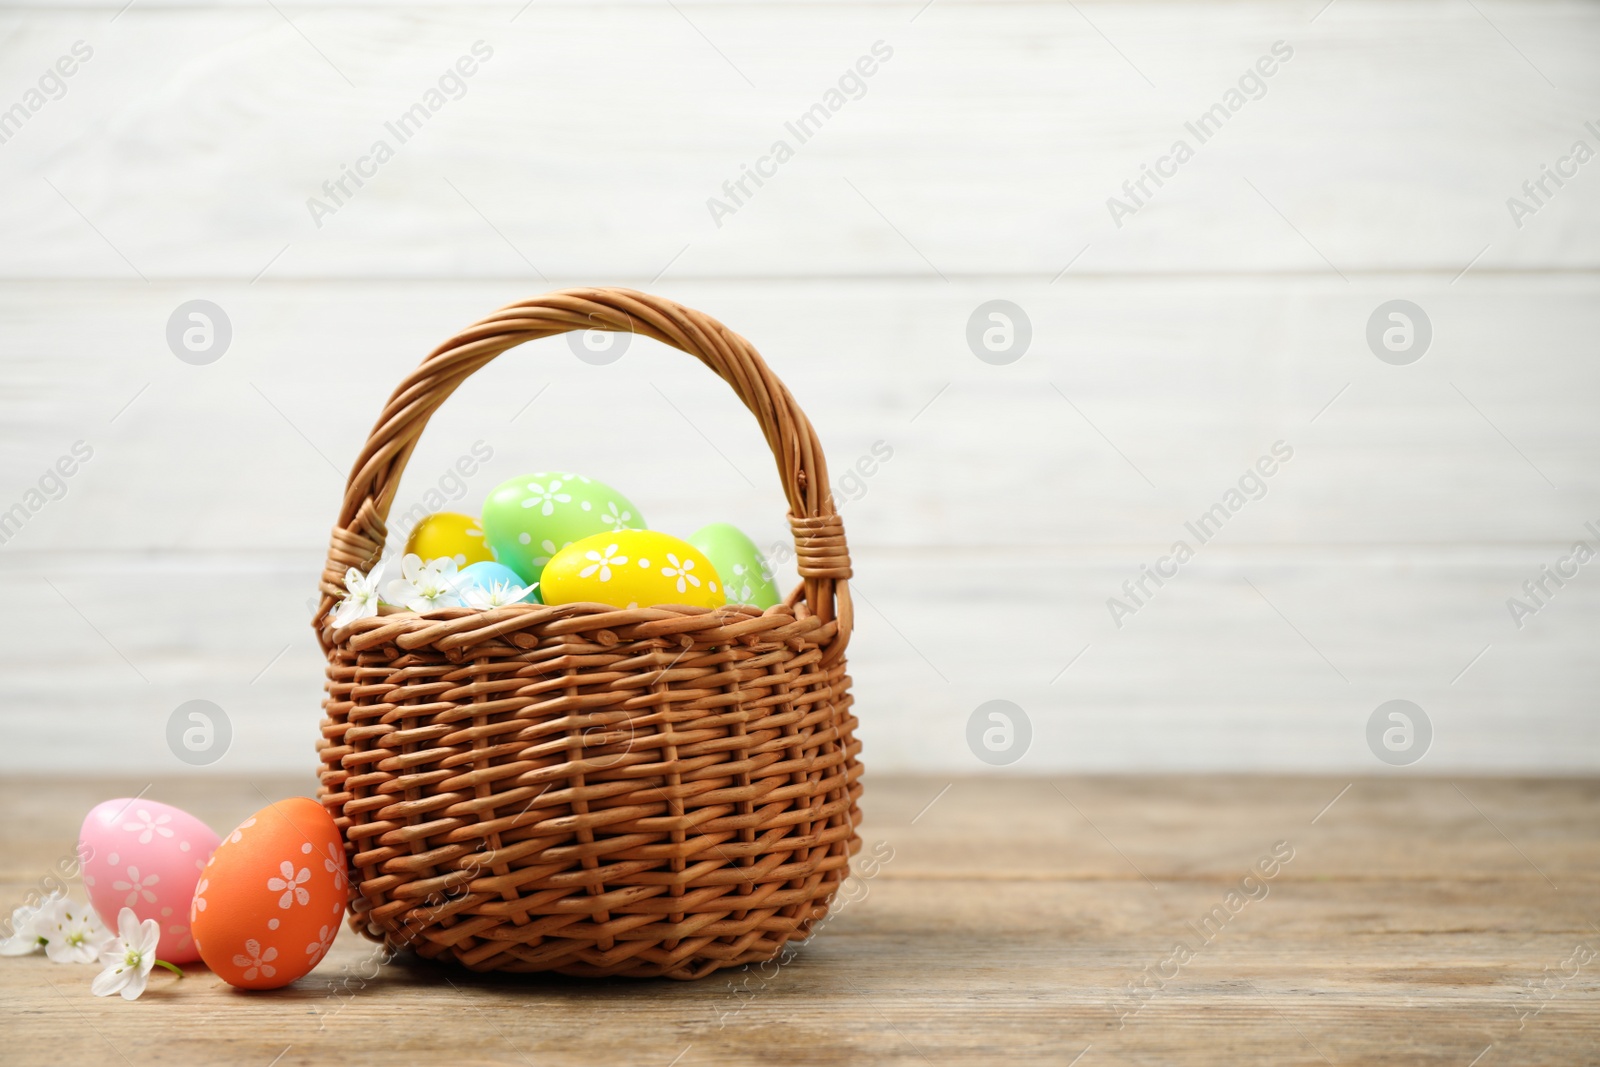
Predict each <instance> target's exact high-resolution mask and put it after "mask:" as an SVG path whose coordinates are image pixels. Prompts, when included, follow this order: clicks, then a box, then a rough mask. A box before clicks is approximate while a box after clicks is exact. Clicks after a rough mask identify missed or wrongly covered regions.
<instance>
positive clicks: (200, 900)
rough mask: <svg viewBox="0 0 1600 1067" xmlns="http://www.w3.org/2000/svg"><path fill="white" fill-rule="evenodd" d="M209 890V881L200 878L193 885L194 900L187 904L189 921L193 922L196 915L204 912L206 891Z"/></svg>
mask: <svg viewBox="0 0 1600 1067" xmlns="http://www.w3.org/2000/svg"><path fill="white" fill-rule="evenodd" d="M210 888H211V880H210V879H208V878H202V879H200V881H198V882H196V883H195V887H194V899H193V900H192V901H190V902H189V921H190V922H191V923H192V922H194V918H195V916H196V915H199V914H200V913H201V912H202V911H205V910H206V890H207V889H210Z"/></svg>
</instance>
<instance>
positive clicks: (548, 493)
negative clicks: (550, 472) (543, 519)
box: [522, 478, 572, 515]
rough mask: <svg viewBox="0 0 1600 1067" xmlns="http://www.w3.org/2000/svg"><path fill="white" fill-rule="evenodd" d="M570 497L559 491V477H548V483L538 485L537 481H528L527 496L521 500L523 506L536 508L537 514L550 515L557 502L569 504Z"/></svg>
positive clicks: (570, 501)
mask: <svg viewBox="0 0 1600 1067" xmlns="http://www.w3.org/2000/svg"><path fill="white" fill-rule="evenodd" d="M570 503H572V497H571V496H570V495H569V494H567V493H563V492H561V479H560V478H551V479H549V485H548V486H544V485H540V484H539V483H538V482H529V483H528V496H527V497H526V498H525V499H524V500H523V501H522V506H523V507H525V508H538V509H539V514H541V515H550V514H552V513H554V511H555V510H556V505H557V504H570Z"/></svg>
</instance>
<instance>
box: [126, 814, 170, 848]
mask: <svg viewBox="0 0 1600 1067" xmlns="http://www.w3.org/2000/svg"><path fill="white" fill-rule="evenodd" d="M136 814H137V815H138V817H139V818H140V819H141V820H143V821H141V822H125V823H123V824H122V828H123V829H124V830H127V831H129V832H130V833H131V832H133V831H135V830H142V831H144V832H143V833H141V834H140V835H139V844H141V845H148V844H149V843H150V839H151V837H153V836H154V835H156V834H160V835H161V836H162V837H171V836H172V830H171V828H170V827H168V826H166V825H164V824H166V823H169V822H171V821H172V816H170V815H157V816H156V817H155V818H153V819H152V818H151V817H150V813H149V812H148V811H146V810H144V809H143V808H140V809H139V810H138V812H137V813H136Z"/></svg>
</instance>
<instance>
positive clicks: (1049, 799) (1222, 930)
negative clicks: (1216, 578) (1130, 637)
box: [0, 774, 1600, 1067]
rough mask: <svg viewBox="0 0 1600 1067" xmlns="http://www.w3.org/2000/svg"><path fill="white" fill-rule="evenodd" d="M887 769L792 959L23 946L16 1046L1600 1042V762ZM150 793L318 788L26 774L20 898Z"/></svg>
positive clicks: (1211, 1056) (1256, 1054) (1249, 1047)
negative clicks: (627, 974)
mask: <svg viewBox="0 0 1600 1067" xmlns="http://www.w3.org/2000/svg"><path fill="white" fill-rule="evenodd" d="M867 782H868V787H867V792H866V799H865V805H864V806H865V808H866V812H867V820H866V824H865V827H864V836H865V837H866V839H867V842H868V847H867V849H866V850H865V851H864V852H863V857H862V858H863V859H864V858H867V857H869V856H871V855H873V849H874V848H876V849H877V853H876V854H877V855H878V856H879V857H888V858H887V859H886V860H882V861H881V862H880V863H879V864H878V867H877V872H876V874H874V875H871V876H868V872H867V871H865V870H862V871H860V872H858V879H859V880H858V882H857V883H855V886H854V888H853V889H852V893H851V898H852V899H851V903H849V904H846V905H844V906H843V907H842V908H841V909H840V910H839V911H838V913H837V916H836V917H835V918H834V919H832V920H831V921H830V922H829V924H828V925H827V926H826V927H825V928H824V929H823V931H822V932H821V933H820V934H819V935H818V936H817V937H816V938H815V939H814V940H813V941H812V942H811V943H810V944H808V945H807V946H806V947H805V948H803V949H802V950H801V952H800V953H799V955H798V956H797V957H796V958H795V959H794V960H793V961H792V962H791V963H789V964H788V965H787V966H784V967H782V968H778V969H776V970H773V969H770V968H769V969H768V971H767V972H765V973H758V972H752V973H751V974H749V975H736V976H735V977H734V981H733V982H731V983H730V982H728V981H707V982H701V983H691V984H679V983H666V982H625V981H611V982H597V983H585V982H576V981H573V980H570V979H549V978H535V979H526V978H523V979H516V978H505V977H484V976H473V975H468V974H462V973H459V972H456V971H442V970H438V969H435V968H432V967H430V966H427V965H424V964H421V963H417V962H414V961H410V960H404V959H402V960H400V961H396V962H394V963H392V964H389V965H387V966H381V967H371V966H368V965H367V961H368V959H369V957H370V951H371V947H370V946H369V945H368V944H366V943H364V942H362V941H361V940H360V939H359V938H357V937H355V936H354V935H352V934H350V933H349V932H348V931H346V932H345V933H344V934H343V935H342V936H341V938H340V940H339V942H338V943H337V944H336V945H335V947H334V950H333V952H332V953H331V954H330V956H329V957H328V959H327V960H325V961H324V962H323V963H322V964H321V965H320V966H319V968H318V969H317V970H316V972H314V973H313V974H312V975H310V976H309V977H307V978H305V979H302V980H300V981H299V982H297V983H295V984H294V985H293V986H291V987H289V988H288V989H285V990H283V991H279V992H275V993H271V994H248V995H247V994H241V993H238V992H235V991H232V990H230V989H229V988H228V987H226V986H225V985H223V984H222V983H221V982H220V981H218V980H217V979H216V978H214V977H213V976H212V975H210V974H209V973H208V972H206V971H204V970H202V969H200V968H197V967H191V968H190V969H189V977H188V978H187V979H185V980H184V981H182V982H181V983H179V982H177V981H176V980H174V979H172V978H171V977H170V976H165V975H156V976H155V977H153V978H152V980H151V989H150V991H149V992H147V993H146V995H145V996H144V998H142V999H141V1000H140V1001H139V1002H137V1003H136V1004H126V1003H123V1002H122V1001H120V1000H118V999H115V998H113V999H111V1000H97V999H95V998H92V997H91V996H89V994H88V990H87V987H88V981H89V978H90V977H91V976H92V973H93V971H92V969H91V968H89V967H65V966H60V965H56V964H51V963H49V962H48V961H46V960H45V959H44V958H43V957H38V958H30V959H19V960H5V961H0V962H3V966H0V1006H3V1009H4V1011H5V1012H6V1015H7V1018H8V1019H10V1020H12V1022H11V1024H10V1025H9V1026H8V1036H7V1042H8V1049H7V1062H8V1063H15V1064H18V1065H19V1067H22V1065H33V1064H41V1065H42V1064H54V1063H60V1062H62V1061H63V1060H71V1061H85V1060H93V1061H102V1062H103V1061H108V1060H109V1061H113V1062H114V1061H116V1060H117V1052H122V1053H123V1054H125V1055H126V1056H127V1058H128V1060H129V1061H130V1062H134V1063H152V1064H156V1063H172V1064H179V1063H201V1064H204V1063H259V1064H263V1065H264V1064H267V1063H270V1062H274V1058H275V1057H278V1059H277V1060H276V1062H278V1063H279V1064H283V1065H293V1064H311V1063H327V1062H331V1061H335V1060H337V1061H338V1062H341V1063H346V1064H352V1065H355V1064H368V1063H371V1064H390V1063H393V1062H394V1060H395V1057H397V1056H400V1057H403V1058H405V1059H406V1060H407V1062H412V1063H419V1064H423V1063H445V1062H448V1063H453V1064H461V1063H470V1064H516V1063H551V1064H584V1063H596V1062H628V1063H647V1064H648V1063H658V1064H662V1065H666V1064H669V1063H672V1062H678V1063H680V1064H701V1063H704V1064H721V1063H727V1064H734V1063H750V1062H770V1063H829V1062H840V1061H842V1060H850V1061H852V1062H874V1063H877V1062H883V1063H908V1064H909V1063H951V1064H961V1063H973V1064H986V1063H995V1062H1017V1063H1059V1064H1064V1063H1068V1062H1071V1061H1072V1060H1073V1058H1074V1057H1075V1056H1079V1055H1080V1054H1082V1059H1081V1060H1079V1061H1078V1062H1080V1063H1081V1064H1083V1065H1085V1067H1089V1065H1092V1064H1094V1063H1097V1062H1104V1063H1134V1064H1169V1063H1175V1062H1182V1063H1186V1064H1187V1063H1193V1064H1209V1063H1217V1064H1239V1063H1274V1064H1321V1063H1325V1062H1326V1063H1336V1064H1341V1065H1342V1064H1429V1065H1434V1064H1437V1065H1441V1067H1442V1065H1456V1067H1460V1065H1464V1064H1467V1063H1470V1062H1472V1060H1473V1058H1474V1057H1478V1056H1481V1059H1480V1061H1479V1062H1480V1063H1484V1064H1489V1063H1496V1062H1500V1063H1512V1062H1514V1063H1528V1064H1559V1065H1570V1064H1576V1063H1587V1062H1592V1061H1593V1059H1594V1057H1595V1055H1596V1053H1597V1051H1600V1049H1597V1046H1596V1043H1595V1038H1594V1035H1595V1033H1596V1030H1597V1029H1600V980H1597V977H1596V974H1597V968H1600V960H1595V961H1592V962H1589V963H1587V964H1584V965H1582V966H1575V965H1569V966H1567V967H1565V968H1563V967H1562V964H1563V962H1564V961H1567V960H1568V959H1570V958H1572V954H1573V952H1574V950H1575V948H1576V947H1577V946H1579V945H1583V946H1587V947H1588V948H1589V950H1590V952H1591V953H1592V952H1594V951H1595V950H1597V949H1600V928H1597V927H1596V926H1595V915H1594V914H1593V911H1594V909H1593V902H1594V900H1595V899H1596V892H1597V891H1600V834H1597V832H1596V828H1597V826H1600V820H1597V818H1596V816H1597V815H1600V788H1597V784H1596V782H1595V780H1593V779H1582V780H1579V779H1520V780H1513V779H1462V780H1457V781H1454V782H1450V781H1445V780H1442V779H1429V778H1416V777H1407V778H1404V779H1396V778H1387V779H1381V780H1380V779H1367V778H1362V779H1357V780H1355V781H1353V782H1351V781H1350V780H1349V779H1336V778H1311V777H1299V778H1284V777H1238V776H1234V777H1205V776H1200V777H1195V776H1187V777H1186V776H1172V777H1155V776H1143V777H1113V778H1107V777H1090V778H1085V777H1070V778H1069V777H1062V778H1057V779H1037V778H1033V779H1016V780H1010V781H996V780H993V779H987V780H981V779H967V778H962V779H954V780H952V779H938V778H896V777H892V776H872V775H870V774H869V776H868V779H867ZM146 785H148V786H150V792H149V793H148V794H147V795H150V796H154V797H158V798H159V799H162V800H165V801H168V802H171V803H176V804H179V805H180V806H183V807H185V808H187V809H189V810H191V811H194V812H195V813H196V814H198V815H200V816H201V817H203V818H205V819H207V820H208V821H209V822H211V823H212V825H214V826H218V827H226V826H228V825H231V824H232V823H233V822H235V821H237V820H239V819H242V818H243V817H244V816H245V815H247V814H248V813H249V812H251V811H252V810H254V809H255V808H258V807H260V806H261V805H262V804H264V803H265V802H266V800H265V799H264V798H276V797H280V796H286V795H293V794H296V793H304V792H306V791H308V790H309V789H310V788H311V781H310V779H309V778H304V779H284V778H262V779H258V780H255V781H251V780H248V778H246V777H242V776H241V777H234V778H228V779H193V778H189V779H180V780H166V779H164V780H160V781H157V782H154V783H152V782H150V781H149V780H148V779H136V778H126V779H97V780H96V779H81V778H80V779H59V778H58V779H48V780H46V779H25V780H21V781H9V782H7V783H6V784H5V785H4V786H0V800H3V802H4V804H5V806H6V809H7V811H8V812H9V813H10V815H11V817H10V818H8V820H7V821H6V824H5V830H4V836H3V837H0V883H3V885H4V892H5V894H6V897H7V899H11V898H20V897H21V895H22V894H23V893H24V892H25V891H26V889H27V887H28V886H29V885H30V884H31V883H32V882H34V881H35V880H37V879H38V878H39V877H41V876H42V875H43V873H44V872H45V871H46V870H47V869H48V868H49V865H50V864H51V863H52V862H53V860H54V858H55V857H56V856H58V855H60V854H62V853H65V852H68V851H69V850H70V848H71V844H72V840H73V835H74V833H75V828H76V825H77V821H78V813H79V812H80V811H82V810H86V809H87V808H88V807H89V806H90V805H91V804H93V803H95V802H96V801H98V800H102V799H105V798H107V797H110V796H114V795H127V794H131V793H133V792H136V791H137V790H138V789H140V788H141V787H144V786H146ZM1347 785H1348V786H1349V788H1348V790H1346V788H1345V787H1346V786H1347ZM947 786H948V789H947V788H946V787H947ZM930 801H931V802H932V803H931V804H930ZM1330 802H1332V803H1331V804H1330ZM1279 842H1283V843H1285V844H1284V845H1282V846H1278V847H1279V850H1280V852H1287V851H1290V850H1292V858H1290V859H1289V860H1288V861H1287V862H1286V863H1284V864H1283V865H1282V866H1281V868H1280V869H1279V870H1278V871H1277V873H1276V874H1275V875H1274V876H1273V877H1272V878H1270V879H1267V880H1265V881H1262V882H1259V883H1257V884H1256V887H1255V888H1252V887H1249V886H1247V887H1246V889H1247V891H1248V892H1252V893H1255V894H1256V895H1257V896H1259V899H1255V900H1252V901H1251V902H1250V903H1248V904H1245V905H1243V906H1242V907H1241V908H1240V909H1239V910H1238V911H1237V913H1236V914H1233V915H1232V917H1231V918H1230V919H1229V921H1228V922H1226V923H1225V924H1221V925H1220V926H1218V927H1217V928H1216V929H1215V931H1214V932H1213V936H1212V937H1211V940H1210V941H1209V943H1202V939H1201V938H1200V937H1198V936H1197V935H1196V934H1195V933H1194V932H1193V930H1192V928H1191V927H1190V926H1189V924H1190V923H1197V922H1200V921H1202V920H1203V919H1204V917H1205V916H1206V915H1207V914H1209V913H1210V912H1211V910H1212V909H1213V908H1214V907H1217V906H1218V905H1219V903H1221V902H1222V901H1224V899H1225V896H1226V894H1227V893H1228V892H1229V890H1230V889H1234V888H1238V887H1239V885H1240V883H1241V880H1242V879H1243V878H1244V877H1245V876H1246V875H1247V874H1248V873H1249V872H1250V870H1251V868H1252V865H1254V864H1256V863H1257V861H1258V860H1259V859H1260V858H1261V857H1262V856H1264V855H1266V854H1268V853H1269V852H1271V851H1272V850H1273V849H1274V847H1275V846H1276V845H1277V843H1279ZM858 862H859V861H858ZM1262 887H1264V890H1265V892H1264V894H1263V893H1262V892H1261V888H1262ZM80 892H81V891H80ZM1208 929H1210V928H1208ZM1180 939H1187V941H1188V942H1190V943H1193V944H1194V945H1195V946H1196V947H1197V948H1198V952H1197V953H1196V954H1195V957H1194V959H1193V960H1192V961H1190V962H1189V963H1188V964H1187V965H1185V966H1184V967H1182V969H1181V971H1180V972H1179V973H1178V974H1177V976H1176V977H1174V978H1172V979H1171V980H1169V981H1167V982H1165V983H1164V985H1163V986H1162V988H1160V989H1159V990H1157V991H1155V992H1154V993H1153V994H1152V995H1151V996H1149V997H1148V998H1147V999H1146V1000H1144V1001H1143V1002H1142V1007H1140V1008H1139V1010H1137V1011H1134V1012H1130V1011H1129V1006H1130V1004H1137V1003H1139V1002H1137V1001H1130V1000H1129V999H1128V995H1127V993H1126V988H1127V986H1128V984H1129V983H1131V982H1134V981H1136V980H1137V979H1138V978H1139V976H1140V974H1141V973H1142V972H1144V971H1145V969H1146V968H1147V967H1151V966H1155V965H1158V964H1160V963H1161V962H1162V961H1163V960H1165V959H1167V957H1168V956H1169V954H1170V953H1171V950H1172V945H1173V943H1174V942H1175V941H1177V940H1180ZM1563 971H1565V973H1566V974H1567V977H1565V978H1562V977H1560V975H1561V974H1562V973H1563ZM1574 972H1575V973H1574ZM1541 983H1544V984H1543V985H1541ZM1085 1049H1087V1050H1088V1051H1087V1052H1085V1051H1084V1050H1085ZM674 1057H678V1059H677V1060H676V1061H674Z"/></svg>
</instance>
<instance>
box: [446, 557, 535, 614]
mask: <svg viewBox="0 0 1600 1067" xmlns="http://www.w3.org/2000/svg"><path fill="white" fill-rule="evenodd" d="M456 582H457V584H458V585H459V586H460V587H461V589H462V591H463V592H465V591H466V590H467V589H483V590H488V589H492V588H493V587H494V586H496V585H504V586H509V587H510V588H512V589H521V588H522V587H523V586H525V585H527V584H528V583H527V582H525V581H523V580H522V576H521V575H519V574H518V573H517V572H516V571H514V570H512V569H511V568H510V567H507V566H506V565H505V564H504V563H496V562H494V561H493V560H484V561H483V562H481V563H474V564H473V565H472V566H470V567H467V568H466V569H465V570H463V571H461V572H460V573H459V574H457V575H456ZM538 595H539V591H538V590H537V589H535V590H533V591H531V592H529V593H528V595H527V596H525V597H523V598H522V603H524V604H535V603H538V601H536V600H535V599H534V598H535V597H537V596H538Z"/></svg>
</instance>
